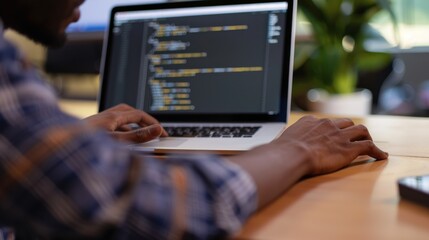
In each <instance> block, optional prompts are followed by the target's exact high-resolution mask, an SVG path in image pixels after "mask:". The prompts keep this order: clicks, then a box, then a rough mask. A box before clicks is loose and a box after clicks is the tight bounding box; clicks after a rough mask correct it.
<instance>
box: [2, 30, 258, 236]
mask: <svg viewBox="0 0 429 240" xmlns="http://www.w3.org/2000/svg"><path fill="white" fill-rule="evenodd" d="M56 102H57V99H56V97H55V95H54V93H53V91H52V90H51V89H50V88H49V86H47V85H46V83H45V82H44V81H42V80H41V78H40V77H39V75H38V74H37V71H36V70H35V69H34V68H33V67H31V66H30V65H29V64H28V63H26V62H25V60H24V58H23V57H22V56H21V55H20V53H19V52H18V51H17V50H16V48H15V47H14V46H12V45H11V44H10V43H9V42H8V41H6V40H5V39H4V38H3V27H2V26H1V23H0V224H1V225H2V226H5V227H4V228H2V230H3V231H2V232H1V233H0V239H8V238H9V237H11V238H10V239H13V235H14V234H15V235H16V236H25V237H23V238H27V237H33V236H34V237H36V236H39V237H42V238H55V239H56V238H60V239H64V238H66V239H78V238H99V239H112V238H113V239H208V238H215V237H224V236H227V235H230V234H232V233H234V232H236V231H237V230H238V229H240V227H241V226H242V223H243V222H244V221H245V219H247V218H248V217H249V215H250V214H251V213H252V212H253V211H255V209H256V205H257V199H256V189H255V185H254V183H253V182H252V180H251V179H250V177H249V176H248V175H247V174H246V173H245V172H244V171H243V170H241V169H240V168H239V167H238V166H236V165H234V164H232V163H230V162H228V161H225V160H223V159H222V158H220V157H217V156H205V155H204V156H203V155H202V156H187V157H184V156H176V157H173V158H171V159H166V160H157V159H153V158H150V157H147V156H142V155H139V154H137V153H133V152H131V151H129V150H127V148H125V147H124V146H123V145H121V143H118V142H117V141H115V140H113V139H111V138H110V137H109V136H108V135H107V133H105V132H104V131H102V130H97V129H93V128H91V127H89V126H87V125H85V123H84V122H83V121H80V120H78V119H76V118H74V117H71V116H69V115H67V114H65V113H63V112H62V111H61V110H60V109H59V108H58V106H57V103H56ZM36 238H37V237H36Z"/></svg>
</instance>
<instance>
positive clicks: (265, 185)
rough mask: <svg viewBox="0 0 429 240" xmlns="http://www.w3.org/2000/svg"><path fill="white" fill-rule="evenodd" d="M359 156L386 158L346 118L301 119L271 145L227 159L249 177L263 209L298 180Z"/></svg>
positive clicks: (365, 132) (365, 133)
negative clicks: (244, 171)
mask: <svg viewBox="0 0 429 240" xmlns="http://www.w3.org/2000/svg"><path fill="white" fill-rule="evenodd" d="M360 155H369V156H371V157H373V158H375V159H387V157H388V154H387V153H385V152H383V151H382V150H380V149H379V148H378V147H377V146H376V145H375V144H374V142H373V141H372V139H371V136H370V134H369V132H368V129H367V128H366V127H364V126H362V125H354V123H353V122H352V121H351V120H349V119H335V120H328V119H316V118H314V117H304V118H302V119H300V120H299V121H298V122H297V123H296V124H294V125H292V126H290V127H289V128H287V129H286V130H285V132H284V133H283V135H281V136H280V137H279V138H278V139H277V140H275V141H274V142H272V143H271V144H267V145H264V146H260V147H258V148H255V149H253V150H252V151H249V152H248V153H245V154H243V155H239V156H235V157H230V158H229V160H230V161H232V162H234V163H236V164H238V165H240V166H241V167H242V168H243V169H245V170H246V171H247V172H248V173H249V174H250V175H251V176H252V178H253V180H254V181H255V183H256V185H257V188H258V197H259V207H263V206H264V205H266V204H267V203H268V202H270V201H272V200H273V199H275V198H276V197H278V196H279V195H280V194H281V193H283V192H284V191H285V190H287V189H288V188H290V187H291V186H292V185H293V184H294V183H296V182H297V181H298V180H299V179H301V178H302V177H304V176H314V175H319V174H325V173H330V172H333V171H336V170H339V169H341V168H344V167H346V166H348V165H349V164H350V163H351V162H352V161H353V160H354V159H356V158H357V157H358V156H360Z"/></svg>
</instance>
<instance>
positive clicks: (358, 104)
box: [307, 89, 372, 116]
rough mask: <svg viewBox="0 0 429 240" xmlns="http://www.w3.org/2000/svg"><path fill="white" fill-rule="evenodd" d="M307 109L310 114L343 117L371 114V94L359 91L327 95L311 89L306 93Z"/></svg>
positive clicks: (321, 90) (366, 90)
mask: <svg viewBox="0 0 429 240" xmlns="http://www.w3.org/2000/svg"><path fill="white" fill-rule="evenodd" d="M307 100H308V109H309V110H310V111H312V112H319V113H325V114H334V115H345V116H366V115H369V114H371V108H372V93H371V91H369V90H368V89H359V90H357V91H356V92H354V93H350V94H329V93H328V92H327V91H325V90H323V89H311V90H310V91H308V93H307Z"/></svg>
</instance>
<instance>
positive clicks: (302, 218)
mask: <svg viewBox="0 0 429 240" xmlns="http://www.w3.org/2000/svg"><path fill="white" fill-rule="evenodd" d="M301 116H302V114H296V113H295V114H293V116H292V119H293V121H295V120H296V119H298V118H299V117H301ZM354 120H355V121H356V122H357V123H362V124H365V125H366V126H367V127H368V128H369V130H370V132H371V133H372V136H373V138H374V140H375V142H376V143H377V144H378V145H379V146H380V147H382V148H383V150H385V151H388V152H389V153H390V157H389V160H387V161H376V162H375V161H365V162H357V163H355V164H353V165H352V166H350V167H348V168H346V169H344V170H341V171H339V172H336V173H333V174H329V175H324V176H319V177H314V178H309V179H306V180H303V181H301V182H299V183H298V184H296V185H295V186H294V187H292V188H291V189H290V190H289V191H288V192H287V193H285V194H284V195H283V196H282V197H281V198H280V199H278V200H276V201H275V202H273V203H272V204H271V205H269V206H268V207H266V208H265V209H263V210H262V211H260V212H258V213H257V214H255V215H254V216H253V217H252V218H251V219H250V221H248V223H247V224H246V225H245V226H244V229H243V230H242V232H241V233H240V234H239V235H238V236H237V239H264V240H265V239H294V240H295V239H297V240H307V239H308V240H315V239H317V240H324V239H326V240H333V239H347V240H355V239H356V240H361V239H365V240H372V239H374V240H379V239H382V240H384V239H389V240H390V239H401V240H402V239H404V240H405V239H412V240H418V239H429V209H426V208H423V207H420V206H418V205H414V204H413V203H409V202H407V201H404V200H400V198H399V195H398V190H397V185H396V181H397V179H398V178H401V177H405V176H410V175H422V174H429V119H424V118H410V117H392V116H370V117H367V118H365V119H354Z"/></svg>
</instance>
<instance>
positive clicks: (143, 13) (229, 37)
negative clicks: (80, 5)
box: [100, 1, 292, 118]
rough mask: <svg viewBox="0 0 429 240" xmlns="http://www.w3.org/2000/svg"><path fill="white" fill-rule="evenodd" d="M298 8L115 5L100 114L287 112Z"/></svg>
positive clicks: (273, 4)
mask: <svg viewBox="0 0 429 240" xmlns="http://www.w3.org/2000/svg"><path fill="white" fill-rule="evenodd" d="M290 7H291V6H290V4H289V3H288V2H286V1H273V2H266V1H261V2H257V1H241V2H240V3H231V2H227V3H223V4H222V3H221V2H220V1H196V2H187V3H169V4H156V5H145V6H129V7H118V8H114V9H113V11H112V16H111V21H110V32H109V39H108V46H107V52H106V53H105V57H106V59H105V65H104V68H105V69H104V75H103V86H102V98H101V99H100V100H101V101H100V110H103V109H106V108H108V107H111V106H114V105H117V104H120V103H126V104H129V105H131V106H134V107H136V108H138V109H142V110H144V111H146V112H148V113H150V114H152V115H154V116H156V117H158V118H162V117H163V116H164V117H165V116H173V117H175V118H176V117H179V116H184V117H185V118H186V115H207V114H212V115H230V116H240V115H242V116H248V115H260V116H268V117H270V116H279V115H284V114H283V113H284V112H285V111H287V106H285V101H286V102H287V101H288V100H289V97H290V96H288V95H289V83H290V79H289V71H290V69H289V68H290V59H291V58H290V53H291V49H290V48H291V45H292V43H291V40H290V38H291V37H292V36H291V35H292V26H290V25H288V19H287V16H288V10H289V8H290ZM285 46H287V47H285Z"/></svg>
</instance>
